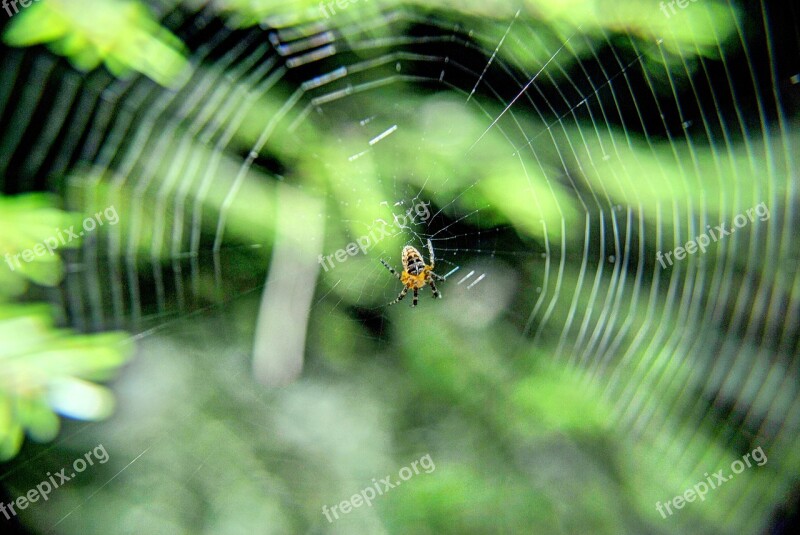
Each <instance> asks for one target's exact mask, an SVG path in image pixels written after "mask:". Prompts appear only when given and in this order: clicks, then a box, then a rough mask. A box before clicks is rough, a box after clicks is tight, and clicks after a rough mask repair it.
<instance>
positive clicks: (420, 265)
mask: <svg viewBox="0 0 800 535" xmlns="http://www.w3.org/2000/svg"><path fill="white" fill-rule="evenodd" d="M403 269H404V270H405V271H406V272H407V273H408V274H409V275H419V274H420V273H422V272H423V271H424V270H425V262H424V261H423V260H422V255H421V254H420V253H419V251H417V250H416V249H415V248H414V247H412V246H410V245H406V246H405V247H403Z"/></svg>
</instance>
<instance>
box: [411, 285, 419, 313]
mask: <svg viewBox="0 0 800 535" xmlns="http://www.w3.org/2000/svg"><path fill="white" fill-rule="evenodd" d="M418 298H419V288H414V300H413V301H412V302H411V308H414V307H415V306H417V301H418V300H419V299H418Z"/></svg>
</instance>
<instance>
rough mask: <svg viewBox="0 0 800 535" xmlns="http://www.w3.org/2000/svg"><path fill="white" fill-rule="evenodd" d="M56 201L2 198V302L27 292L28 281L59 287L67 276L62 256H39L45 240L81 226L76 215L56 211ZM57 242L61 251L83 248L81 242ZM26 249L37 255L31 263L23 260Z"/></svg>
mask: <svg viewBox="0 0 800 535" xmlns="http://www.w3.org/2000/svg"><path fill="white" fill-rule="evenodd" d="M53 201H54V199H52V198H49V197H47V196H44V195H39V194H31V195H24V196H19V197H3V196H0V255H1V256H2V260H3V261H4V263H3V265H2V269H0V299H2V296H15V295H21V294H22V293H24V292H25V291H26V290H27V289H28V282H33V283H35V284H39V285H42V286H56V285H58V284H59V283H60V282H61V280H62V278H63V277H64V263H63V262H62V260H61V257H60V256H59V255H57V254H50V253H49V252H46V251H45V253H44V254H38V253H39V252H42V250H43V243H44V240H45V239H47V238H53V237H55V238H56V239H57V238H58V231H59V230H66V229H69V228H70V227H71V226H74V225H76V224H80V219H79V218H78V216H77V214H69V213H65V212H62V211H61V210H58V209H56V208H55V207H54V205H53ZM57 243H58V246H59V247H60V248H66V249H69V248H75V247H78V246H80V243H81V240H80V238H79V239H75V240H72V241H69V242H67V243H62V242H60V241H58V242H57ZM37 245H38V246H39V247H38V248H37ZM35 248H37V251H34V249H35ZM25 250H29V251H30V252H33V253H34V255H35V256H34V257H33V260H32V261H25V260H24V259H23V258H22V252H23V251H25Z"/></svg>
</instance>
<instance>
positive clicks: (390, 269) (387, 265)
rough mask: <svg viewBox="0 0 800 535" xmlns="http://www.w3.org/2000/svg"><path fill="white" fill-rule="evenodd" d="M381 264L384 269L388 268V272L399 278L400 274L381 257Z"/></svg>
mask: <svg viewBox="0 0 800 535" xmlns="http://www.w3.org/2000/svg"><path fill="white" fill-rule="evenodd" d="M381 264H383V267H385V268H386V269H388V270H389V272H390V273H391V274H392V275H394V276H395V277H397V278H398V279H399V278H400V274H399V273H398V272H397V271H395V270H394V268H393V267H392V266H390V265H389V264H387V263H386V262H385V261H384V260H383V259H381ZM401 299H402V297H401Z"/></svg>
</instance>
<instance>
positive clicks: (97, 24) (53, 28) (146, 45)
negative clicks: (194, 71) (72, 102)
mask: <svg viewBox="0 0 800 535" xmlns="http://www.w3.org/2000/svg"><path fill="white" fill-rule="evenodd" d="M3 40H4V41H5V43H7V44H9V45H11V46H31V45H36V44H48V45H49V47H50V49H51V50H52V51H53V52H54V53H56V54H59V55H62V56H66V57H67V58H69V60H70V61H71V62H72V64H73V65H75V66H76V67H77V68H78V69H81V70H91V69H94V68H96V67H97V66H98V65H100V64H101V63H103V64H105V66H106V67H107V68H108V70H109V71H111V72H112V73H113V74H114V75H115V76H118V77H129V76H130V75H131V74H132V73H133V72H140V73H142V74H144V75H146V76H148V77H150V78H152V79H153V80H154V81H155V82H157V83H159V84H161V85H164V86H170V87H179V86H180V85H182V84H183V83H185V81H186V78H187V76H188V74H189V73H188V71H189V63H188V61H187V60H186V57H185V47H184V46H183V44H182V43H181V41H180V40H179V39H178V38H177V37H175V36H174V35H172V34H171V33H170V32H169V31H167V30H166V29H164V28H163V27H162V26H161V25H160V24H159V23H158V22H157V21H156V20H155V19H154V18H153V16H152V14H151V13H150V12H149V11H148V9H147V8H146V7H145V6H144V5H142V3H141V2H138V1H136V0H45V1H43V2H38V3H35V4H33V5H31V6H30V7H28V8H25V9H22V10H21V12H20V13H18V14H17V15H16V16H15V17H14V18H13V19H12V24H11V26H10V27H9V28H8V30H7V31H6V32H5V34H4V35H3Z"/></svg>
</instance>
